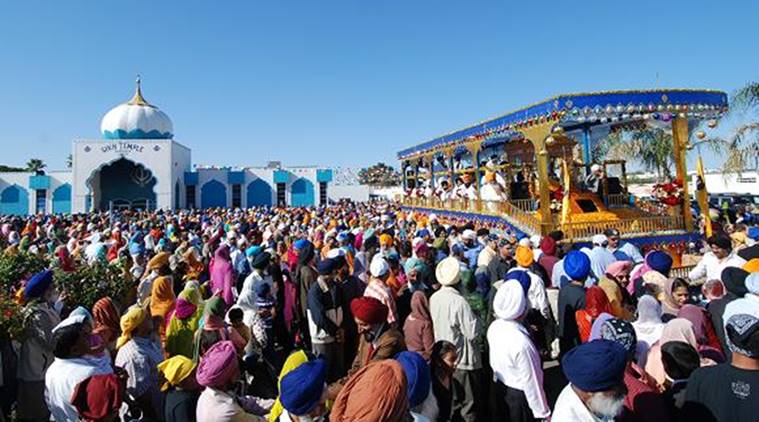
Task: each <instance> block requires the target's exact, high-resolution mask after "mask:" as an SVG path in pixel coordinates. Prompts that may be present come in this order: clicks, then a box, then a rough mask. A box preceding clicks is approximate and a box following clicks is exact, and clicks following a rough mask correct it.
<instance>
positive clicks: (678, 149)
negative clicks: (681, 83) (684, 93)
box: [672, 117, 693, 232]
mask: <svg viewBox="0 0 759 422" xmlns="http://www.w3.org/2000/svg"><path fill="white" fill-rule="evenodd" d="M688 138H689V136H688V119H685V118H682V117H676V118H675V119H674V120H673V121H672V149H673V151H674V154H675V169H676V170H677V178H678V179H680V180H681V181H682V182H683V205H682V213H683V221H684V223H685V230H686V231H689V232H690V231H693V216H692V215H691V213H690V194H689V193H688V166H687V164H686V162H685V159H686V152H687V145H688Z"/></svg>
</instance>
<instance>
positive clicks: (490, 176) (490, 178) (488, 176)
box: [485, 171, 495, 182]
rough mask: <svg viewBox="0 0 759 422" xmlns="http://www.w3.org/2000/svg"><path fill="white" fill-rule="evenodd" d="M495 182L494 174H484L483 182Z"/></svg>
mask: <svg viewBox="0 0 759 422" xmlns="http://www.w3.org/2000/svg"><path fill="white" fill-rule="evenodd" d="M493 180H495V173H493V172H492V171H488V172H485V182H492V181H493Z"/></svg>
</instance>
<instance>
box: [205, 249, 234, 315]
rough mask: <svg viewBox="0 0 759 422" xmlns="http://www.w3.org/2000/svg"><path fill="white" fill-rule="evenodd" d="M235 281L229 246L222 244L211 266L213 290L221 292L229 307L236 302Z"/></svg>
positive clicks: (213, 291)
mask: <svg viewBox="0 0 759 422" xmlns="http://www.w3.org/2000/svg"><path fill="white" fill-rule="evenodd" d="M234 283H235V277H234V273H233V271H232V262H231V261H230V258H229V248H228V247H227V245H221V246H219V247H218V248H217V249H216V252H215V253H214V257H213V265H212V266H211V292H212V293H214V294H216V293H219V294H220V296H221V298H222V299H224V302H225V303H226V306H227V307H230V306H232V305H234V303H235V298H234V291H233V286H234Z"/></svg>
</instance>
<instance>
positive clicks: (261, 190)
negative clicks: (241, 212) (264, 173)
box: [246, 179, 274, 207]
mask: <svg viewBox="0 0 759 422" xmlns="http://www.w3.org/2000/svg"><path fill="white" fill-rule="evenodd" d="M273 192H274V191H273V190H272V189H271V186H269V184H268V183H266V182H265V181H263V180H262V179H256V180H254V181H252V182H250V183H249V184H248V194H247V196H248V201H247V203H246V205H247V206H248V207H262V206H271V197H272V194H273Z"/></svg>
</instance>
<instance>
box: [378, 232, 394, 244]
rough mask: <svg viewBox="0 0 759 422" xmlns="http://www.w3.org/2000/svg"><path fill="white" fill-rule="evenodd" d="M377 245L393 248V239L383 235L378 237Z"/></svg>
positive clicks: (385, 234)
mask: <svg viewBox="0 0 759 422" xmlns="http://www.w3.org/2000/svg"><path fill="white" fill-rule="evenodd" d="M379 243H380V246H387V247H391V246H393V238H392V237H391V236H390V235H389V234H387V233H383V234H381V235H380V238H379Z"/></svg>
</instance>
